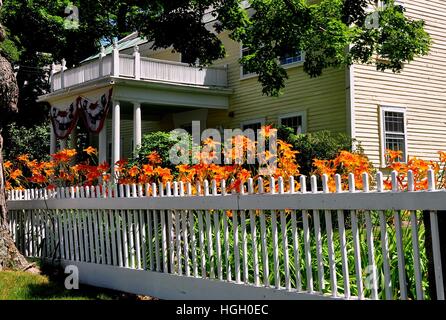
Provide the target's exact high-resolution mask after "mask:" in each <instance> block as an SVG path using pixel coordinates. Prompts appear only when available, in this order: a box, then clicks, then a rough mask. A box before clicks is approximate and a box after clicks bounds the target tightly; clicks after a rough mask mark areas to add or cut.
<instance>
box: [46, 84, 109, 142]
mask: <svg viewBox="0 0 446 320" xmlns="http://www.w3.org/2000/svg"><path fill="white" fill-rule="evenodd" d="M111 97H112V89H110V90H109V92H108V93H105V94H103V95H102V96H101V98H100V99H99V100H98V101H90V100H89V99H87V98H84V97H79V98H77V99H76V102H74V103H72V104H71V105H70V106H69V107H68V109H66V110H60V109H59V108H56V107H54V106H53V107H51V112H50V116H51V122H52V125H53V128H54V133H55V135H56V137H57V138H58V139H66V138H67V137H68V136H69V135H70V133H71V131H73V129H74V127H75V126H76V124H77V121H78V120H79V116H80V115H82V118H83V119H84V123H85V126H86V127H87V128H88V130H89V131H90V132H93V133H99V132H100V131H101V130H102V128H103V127H104V122H105V119H106V117H107V114H108V111H109V110H110V105H111Z"/></svg>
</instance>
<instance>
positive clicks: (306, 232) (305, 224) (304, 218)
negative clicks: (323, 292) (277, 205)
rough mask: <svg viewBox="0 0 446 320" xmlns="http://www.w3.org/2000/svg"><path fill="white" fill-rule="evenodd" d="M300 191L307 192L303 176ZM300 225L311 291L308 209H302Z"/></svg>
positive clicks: (309, 290) (311, 289)
mask: <svg viewBox="0 0 446 320" xmlns="http://www.w3.org/2000/svg"><path fill="white" fill-rule="evenodd" d="M300 188H301V193H302V194H305V193H307V179H306V177H305V176H303V175H302V176H300ZM302 225H303V228H304V247H305V270H306V274H307V279H306V280H307V291H308V292H310V293H311V292H313V291H314V287H313V270H312V263H311V244H310V226H309V223H308V211H307V210H302Z"/></svg>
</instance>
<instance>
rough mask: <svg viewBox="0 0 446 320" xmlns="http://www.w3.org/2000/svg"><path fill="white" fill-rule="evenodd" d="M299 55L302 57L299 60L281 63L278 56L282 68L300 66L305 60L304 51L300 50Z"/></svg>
mask: <svg viewBox="0 0 446 320" xmlns="http://www.w3.org/2000/svg"><path fill="white" fill-rule="evenodd" d="M300 55H301V57H302V59H301V60H300V61H296V62H290V63H285V64H282V63H280V58H279V63H280V65H281V66H282V68H284V69H289V68H293V67H298V66H302V65H303V64H304V62H305V51H303V50H302V51H301V53H300Z"/></svg>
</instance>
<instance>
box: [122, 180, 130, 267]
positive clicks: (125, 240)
mask: <svg viewBox="0 0 446 320" xmlns="http://www.w3.org/2000/svg"><path fill="white" fill-rule="evenodd" d="M127 186H128V185H127ZM126 216H127V210H122V211H121V231H122V247H123V257H122V258H123V260H124V261H123V262H124V267H125V268H128V267H129V244H128V229H127V221H126V220H127V219H126Z"/></svg>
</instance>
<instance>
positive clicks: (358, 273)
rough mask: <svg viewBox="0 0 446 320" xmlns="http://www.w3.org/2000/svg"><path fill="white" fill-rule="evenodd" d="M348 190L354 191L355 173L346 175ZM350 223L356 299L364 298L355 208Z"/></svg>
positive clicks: (351, 213)
mask: <svg viewBox="0 0 446 320" xmlns="http://www.w3.org/2000/svg"><path fill="white" fill-rule="evenodd" d="M348 187H349V192H356V188H355V175H354V174H353V173H350V174H349V175H348ZM350 215H351V223H352V237H353V252H354V257H355V271H356V286H357V291H358V293H357V294H358V299H364V286H363V282H362V266H361V247H360V244H359V227H358V215H357V213H356V210H351V211H350Z"/></svg>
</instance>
